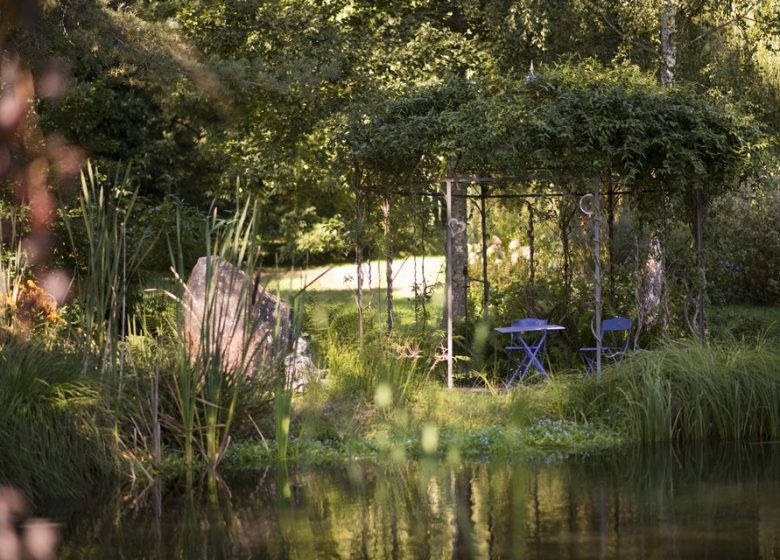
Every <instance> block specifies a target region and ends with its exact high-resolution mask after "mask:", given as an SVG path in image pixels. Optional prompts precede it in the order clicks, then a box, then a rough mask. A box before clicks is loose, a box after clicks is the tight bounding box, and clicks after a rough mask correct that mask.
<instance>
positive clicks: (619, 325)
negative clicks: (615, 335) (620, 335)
mask: <svg viewBox="0 0 780 560" xmlns="http://www.w3.org/2000/svg"><path fill="white" fill-rule="evenodd" d="M632 325H633V323H632V321H631V319H627V318H626V317H613V318H612V319H604V320H603V321H602V322H601V332H602V333H604V332H608V331H630V330H631V326H632Z"/></svg>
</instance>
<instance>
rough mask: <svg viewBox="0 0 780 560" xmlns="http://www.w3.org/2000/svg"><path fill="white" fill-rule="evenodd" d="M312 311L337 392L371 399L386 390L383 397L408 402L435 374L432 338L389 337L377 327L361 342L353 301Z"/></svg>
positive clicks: (314, 331)
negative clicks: (430, 340) (355, 326)
mask: <svg viewBox="0 0 780 560" xmlns="http://www.w3.org/2000/svg"><path fill="white" fill-rule="evenodd" d="M309 316H310V317H312V318H313V319H312V320H311V323H312V325H311V332H312V334H313V335H314V342H315V344H316V346H317V350H318V355H320V356H322V358H323V361H324V364H323V365H324V366H325V367H326V368H327V370H328V372H329V373H328V376H329V379H330V380H331V383H332V384H333V388H334V390H335V391H336V392H338V393H340V394H343V395H352V396H362V397H365V398H369V399H370V398H374V397H375V396H377V395H380V393H381V396H380V400H384V399H387V398H388V397H391V398H392V401H394V402H396V403H402V402H404V401H407V400H409V399H411V398H412V397H413V396H414V395H415V394H417V393H418V392H419V390H420V389H421V388H422V387H423V385H424V384H425V382H426V381H427V380H428V379H429V378H430V373H431V369H432V366H433V362H432V359H433V358H432V354H433V353H432V352H431V348H428V346H430V343H429V341H428V340H425V339H423V340H419V339H415V338H405V337H403V336H401V335H394V336H393V337H388V336H387V334H386V333H385V331H384V329H380V328H377V327H374V328H373V329H372V330H370V331H368V332H367V333H366V335H365V337H364V339H363V342H362V344H359V343H358V340H357V338H356V330H355V329H354V325H353V324H352V322H353V320H354V310H353V309H351V308H350V307H349V306H332V307H326V306H319V307H317V308H314V309H310V310H309ZM378 389H380V390H381V391H380V393H378ZM387 389H389V393H388V392H387Z"/></svg>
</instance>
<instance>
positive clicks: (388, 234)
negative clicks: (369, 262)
mask: <svg viewBox="0 0 780 560" xmlns="http://www.w3.org/2000/svg"><path fill="white" fill-rule="evenodd" d="M391 204H392V200H391V196H390V195H389V194H388V195H386V196H385V199H384V202H383V204H382V215H383V217H384V220H385V228H384V234H385V263H386V267H385V278H386V280H387V334H390V333H391V332H393V238H392V230H391V227H390V209H391Z"/></svg>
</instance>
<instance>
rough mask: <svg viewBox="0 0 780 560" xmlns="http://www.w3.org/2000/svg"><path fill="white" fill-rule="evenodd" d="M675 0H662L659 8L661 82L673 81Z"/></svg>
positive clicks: (675, 59) (675, 30) (675, 44)
mask: <svg viewBox="0 0 780 560" xmlns="http://www.w3.org/2000/svg"><path fill="white" fill-rule="evenodd" d="M676 16H677V0H664V3H663V6H662V8H661V83H662V84H664V85H669V84H673V83H674V68H675V66H677V42H676V33H677V29H676V23H675V18H676Z"/></svg>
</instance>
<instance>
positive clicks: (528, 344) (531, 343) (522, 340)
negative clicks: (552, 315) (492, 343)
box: [504, 317, 547, 385]
mask: <svg viewBox="0 0 780 560" xmlns="http://www.w3.org/2000/svg"><path fill="white" fill-rule="evenodd" d="M512 326H513V327H521V328H527V329H528V332H530V333H532V334H531V335H528V336H527V337H526V336H523V335H524V333H523V332H516V333H512V334H511V338H510V341H509V346H504V351H505V352H506V354H507V376H509V375H510V374H511V377H510V378H509V381H508V382H507V385H511V384H512V382H513V381H514V380H515V378H516V377H517V376H518V375H520V380H521V381H522V380H523V379H525V376H526V375H527V374H528V372H529V371H530V369H531V368H532V367H533V368H535V369H536V370H537V371H539V372H540V373H542V375H544V367H543V366H542V364H541V362H540V361H539V360H540V359H543V358H544V353H545V349H546V345H547V331H546V330H543V329H542V330H539V331H538V332H537V331H535V330H534V329H536V328H539V327H546V326H547V319H536V318H534V317H529V318H527V319H517V320H515V321H512ZM526 338H529V339H530V340H526Z"/></svg>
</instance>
